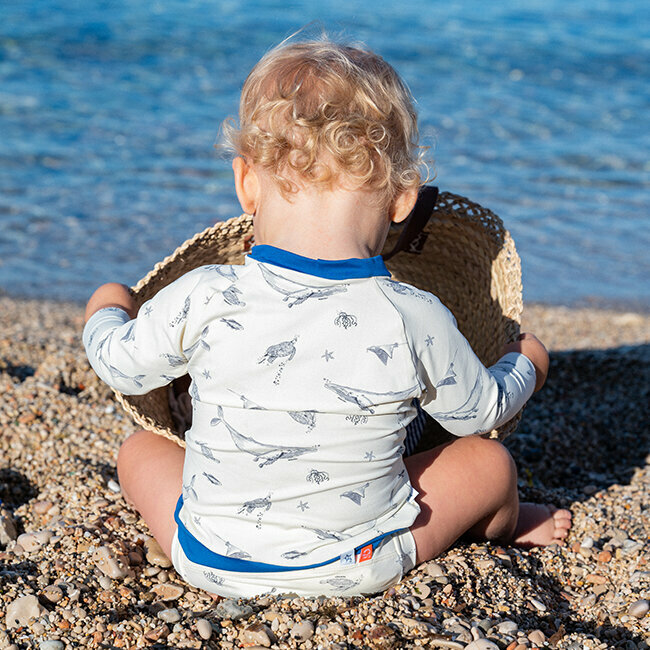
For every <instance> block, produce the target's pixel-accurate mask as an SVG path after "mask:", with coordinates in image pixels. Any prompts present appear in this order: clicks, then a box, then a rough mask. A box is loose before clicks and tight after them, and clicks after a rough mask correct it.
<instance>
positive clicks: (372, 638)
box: [368, 625, 397, 648]
mask: <svg viewBox="0 0 650 650" xmlns="http://www.w3.org/2000/svg"><path fill="white" fill-rule="evenodd" d="M396 640H397V635H396V633H395V630H394V629H393V628H392V627H389V626H388V625H375V626H373V627H372V628H370V631H369V632H368V641H369V642H370V643H371V644H372V647H373V648H384V647H386V648H394V647H395V641H396Z"/></svg>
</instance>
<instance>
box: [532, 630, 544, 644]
mask: <svg viewBox="0 0 650 650" xmlns="http://www.w3.org/2000/svg"><path fill="white" fill-rule="evenodd" d="M528 640H529V641H530V642H531V643H532V644H533V645H536V646H537V647H538V648H541V647H542V646H543V645H544V642H545V641H546V635H545V634H544V632H542V631H541V630H533V631H532V632H531V633H530V634H529V635H528Z"/></svg>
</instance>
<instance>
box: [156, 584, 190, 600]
mask: <svg viewBox="0 0 650 650" xmlns="http://www.w3.org/2000/svg"><path fill="white" fill-rule="evenodd" d="M151 591H152V592H153V593H154V594H156V596H158V598H160V599H161V600H178V599H179V598H180V597H181V596H182V595H183V594H184V593H185V589H184V588H183V587H181V585H177V584H176V583H175V582H165V583H162V584H157V585H155V586H154V588H153V589H152V590H151Z"/></svg>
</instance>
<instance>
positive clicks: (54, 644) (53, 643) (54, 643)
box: [38, 639, 65, 650]
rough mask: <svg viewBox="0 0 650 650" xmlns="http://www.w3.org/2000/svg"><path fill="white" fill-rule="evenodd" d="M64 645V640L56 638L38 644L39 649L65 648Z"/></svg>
mask: <svg viewBox="0 0 650 650" xmlns="http://www.w3.org/2000/svg"><path fill="white" fill-rule="evenodd" d="M64 647H65V646H64V645H63V641H58V640H56V639H54V640H48V641H41V642H40V643H39V644H38V650H63V648H64Z"/></svg>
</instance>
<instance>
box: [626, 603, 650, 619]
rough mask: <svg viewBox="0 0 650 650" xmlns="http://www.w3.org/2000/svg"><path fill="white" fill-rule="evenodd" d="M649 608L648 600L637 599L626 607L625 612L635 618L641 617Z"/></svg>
mask: <svg viewBox="0 0 650 650" xmlns="http://www.w3.org/2000/svg"><path fill="white" fill-rule="evenodd" d="M648 610H650V602H648V601H647V600H637V601H636V602H635V603H632V604H631V605H630V606H629V607H628V608H627V613H628V614H629V615H630V616H634V617H635V618H643V617H644V616H645V615H646V614H647V613H648Z"/></svg>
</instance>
